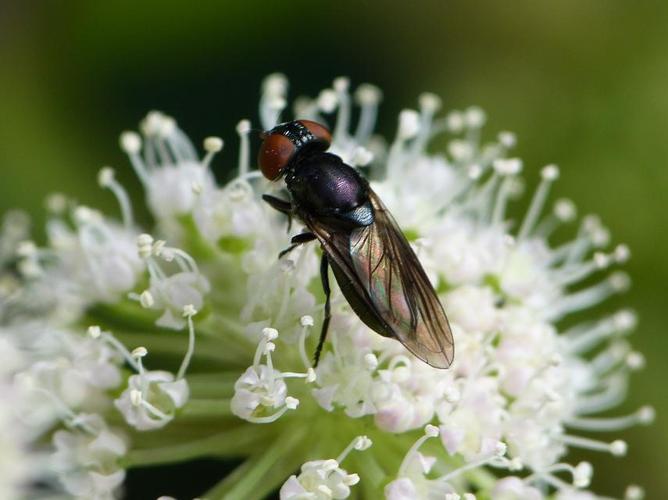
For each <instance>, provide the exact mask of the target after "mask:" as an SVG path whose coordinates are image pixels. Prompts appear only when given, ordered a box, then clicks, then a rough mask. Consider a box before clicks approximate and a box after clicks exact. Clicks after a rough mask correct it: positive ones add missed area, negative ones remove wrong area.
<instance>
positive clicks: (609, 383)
mask: <svg viewBox="0 0 668 500" xmlns="http://www.w3.org/2000/svg"><path fill="white" fill-rule="evenodd" d="M627 389H628V382H627V381H626V378H625V377H624V376H623V375H622V374H616V375H613V376H612V377H609V378H608V379H607V380H606V381H605V382H604V386H603V389H602V390H600V391H598V392H595V393H593V394H587V395H582V396H580V397H579V398H578V400H577V405H576V407H577V414H578V415H589V414H592V413H600V412H602V411H606V410H609V409H610V408H613V407H615V406H617V405H618V404H619V403H621V402H622V401H623V400H624V397H625V396H626V391H627Z"/></svg>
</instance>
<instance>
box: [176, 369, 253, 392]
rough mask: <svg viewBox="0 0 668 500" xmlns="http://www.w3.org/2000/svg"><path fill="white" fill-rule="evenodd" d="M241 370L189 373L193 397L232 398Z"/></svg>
mask: <svg viewBox="0 0 668 500" xmlns="http://www.w3.org/2000/svg"><path fill="white" fill-rule="evenodd" d="M239 375H240V372H238V371H237V372H219V373H191V374H188V376H187V377H186V379H187V380H188V386H189V387H190V395H191V397H192V398H198V399H210V398H231V397H232V395H234V384H235V383H236V381H237V379H238V378H239Z"/></svg>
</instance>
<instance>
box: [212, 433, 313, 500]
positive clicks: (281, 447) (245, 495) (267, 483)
mask: <svg viewBox="0 0 668 500" xmlns="http://www.w3.org/2000/svg"><path fill="white" fill-rule="evenodd" d="M308 430H309V428H308V427H307V426H291V427H289V428H287V429H286V428H284V430H283V432H282V433H281V435H280V436H279V437H278V438H277V439H276V440H275V441H274V442H273V443H272V444H271V445H270V446H269V447H267V448H265V449H263V450H260V451H259V452H258V453H256V454H254V455H253V456H251V457H250V458H249V459H248V460H246V461H245V462H244V463H243V464H241V465H240V466H239V467H238V468H237V469H235V470H234V471H233V472H232V473H231V474H230V475H228V476H227V477H226V478H225V479H223V480H222V481H221V482H220V483H218V484H217V485H216V486H214V487H213V489H211V490H209V491H208V492H207V493H205V494H204V495H203V498H206V499H207V500H218V499H221V500H222V499H225V500H254V499H258V500H260V499H262V498H265V496H266V495H267V494H268V493H270V492H271V491H273V490H275V489H276V488H278V487H279V486H280V485H281V483H282V482H283V481H285V480H286V479H287V477H288V476H289V475H290V474H291V473H292V472H293V471H295V470H297V469H298V468H299V465H300V464H301V463H302V461H303V458H302V457H301V456H300V453H299V452H300V451H303V450H302V449H301V448H302V446H301V445H303V444H304V440H305V438H306V435H307V431H308Z"/></svg>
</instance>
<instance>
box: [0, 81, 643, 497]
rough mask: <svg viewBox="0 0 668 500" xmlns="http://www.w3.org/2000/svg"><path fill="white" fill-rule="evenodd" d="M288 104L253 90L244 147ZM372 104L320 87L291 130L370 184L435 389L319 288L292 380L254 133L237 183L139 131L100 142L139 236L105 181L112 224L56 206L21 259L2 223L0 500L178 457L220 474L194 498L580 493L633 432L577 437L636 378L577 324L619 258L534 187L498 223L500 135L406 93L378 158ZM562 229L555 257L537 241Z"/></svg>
mask: <svg viewBox="0 0 668 500" xmlns="http://www.w3.org/2000/svg"><path fill="white" fill-rule="evenodd" d="M287 89H288V84H287V81H286V79H285V77H283V76H282V75H271V76H269V77H268V78H267V79H266V80H265V82H264V84H263V87H262V94H261V99H260V110H259V116H260V122H259V124H256V126H260V127H262V128H263V129H265V130H268V129H270V128H272V127H273V126H274V125H276V123H278V122H280V121H285V120H288V119H291V117H292V115H291V114H289V113H288V112H287V111H286V108H287V105H288V100H287ZM380 100H381V92H380V90H379V89H377V88H376V87H373V86H371V85H366V84H365V85H361V86H359V87H358V88H357V89H356V90H355V91H354V92H351V91H350V88H349V82H348V80H347V79H345V78H337V79H336V80H335V81H334V84H333V86H332V88H328V89H325V90H323V91H322V92H321V93H320V94H319V95H318V96H317V97H315V98H303V97H302V98H298V99H297V100H296V101H295V103H294V110H293V111H294V113H293V114H294V116H295V117H298V118H301V119H309V120H314V121H317V122H319V123H323V124H327V125H328V126H330V128H331V130H332V137H333V141H332V146H331V151H332V152H333V153H335V154H337V155H339V156H341V158H342V159H343V160H344V161H345V162H346V163H349V164H351V165H353V166H355V167H356V168H359V170H360V171H361V172H362V173H363V175H365V176H366V177H367V178H369V179H370V181H371V184H372V187H373V189H374V190H375V191H376V192H377V193H378V194H379V196H380V197H381V198H382V199H383V201H384V202H385V204H386V205H387V206H388V207H389V209H390V210H391V212H392V214H393V215H394V217H395V218H396V219H397V221H398V223H399V225H400V226H401V228H402V229H403V231H404V232H405V235H406V236H407V238H408V240H409V241H410V242H411V244H412V245H413V246H414V249H415V251H416V253H417V255H418V257H419V259H420V261H421V262H422V264H423V266H424V268H425V271H426V272H427V275H428V276H429V278H430V280H431V282H432V284H433V286H434V288H435V290H436V291H437V293H438V295H439V298H440V299H441V300H442V302H443V304H444V306H445V310H446V312H447V314H448V317H449V319H450V322H451V326H452V330H453V334H454V338H455V343H456V347H457V354H456V358H455V361H454V363H453V364H452V366H451V367H450V369H449V370H438V369H434V368H432V367H430V366H428V365H426V364H425V363H423V362H422V361H420V360H418V359H417V358H415V357H413V356H412V355H411V354H410V353H409V352H408V351H406V350H405V349H404V347H403V346H402V345H401V344H400V343H398V342H396V341H394V340H391V339H386V338H383V337H381V336H379V335H377V334H376V333H374V332H372V331H371V330H369V328H367V327H366V326H365V325H364V324H363V323H362V321H361V320H360V319H359V318H358V317H357V316H356V315H355V314H354V313H353V312H352V310H351V307H350V306H349V304H348V303H347V302H346V301H345V299H344V298H343V296H342V294H341V293H340V291H339V290H338V289H336V287H335V289H334V291H333V292H334V296H333V302H332V312H333V319H332V323H331V328H330V333H329V338H328V341H327V342H326V344H325V348H324V351H323V355H322V359H321V362H320V364H319V365H318V366H317V367H315V366H313V364H312V362H311V359H312V358H311V356H312V353H313V350H314V348H315V345H316V343H317V340H318V339H317V337H318V333H319V327H320V324H321V322H322V318H323V304H324V294H323V292H322V288H321V286H320V278H319V266H318V256H319V252H320V251H321V250H320V249H319V248H317V245H315V244H311V245H303V246H302V247H300V248H297V249H295V250H294V251H293V252H291V253H290V254H288V255H286V256H285V257H284V258H283V259H281V260H278V259H277V255H278V253H279V251H281V250H282V249H284V248H285V247H286V246H287V245H288V241H289V236H290V234H296V233H297V232H299V231H300V229H301V228H299V227H297V226H298V224H293V225H292V226H290V225H289V224H288V221H287V218H286V217H284V216H282V215H281V214H277V213H275V212H274V211H273V210H272V209H271V208H270V207H268V206H266V205H265V204H264V203H263V202H262V200H261V197H260V196H261V194H263V193H273V192H278V191H280V189H281V185H280V183H270V182H268V181H266V180H265V179H263V178H262V176H261V175H260V174H259V172H258V170H257V169H255V168H254V167H253V166H252V165H251V161H250V158H251V139H252V137H251V135H250V134H251V129H252V127H251V123H250V122H249V121H248V120H242V121H240V122H239V125H238V127H237V133H238V136H239V148H238V149H239V152H238V154H236V155H234V154H233V155H231V156H233V157H234V156H236V157H237V158H238V163H237V166H236V173H235V175H234V177H233V179H232V180H230V181H228V182H226V183H222V184H221V183H219V182H218V181H217V180H216V178H217V177H218V178H220V177H223V176H224V173H225V172H229V170H230V169H229V168H227V169H226V168H225V167H224V166H223V164H222V161H218V159H217V158H216V159H215V158H214V157H215V155H216V154H217V153H219V152H220V151H221V150H222V149H223V141H222V140H221V139H219V138H217V137H208V138H206V139H204V143H203V153H200V152H199V151H198V149H199V148H197V147H195V146H194V145H193V143H192V142H191V141H190V139H189V138H188V137H187V136H186V134H185V133H184V132H183V131H182V130H181V129H180V128H179V127H178V126H177V124H176V122H175V120H174V119H172V118H170V117H168V116H166V115H164V114H162V113H160V112H156V111H153V112H151V113H149V114H148V115H147V117H146V119H145V120H143V121H142V123H141V124H140V127H139V129H140V132H124V133H123V134H122V135H121V138H120V144H121V147H122V149H123V150H124V151H125V152H126V153H127V155H128V158H129V164H130V165H131V166H132V168H133V169H134V171H135V172H136V174H137V177H138V180H139V182H140V183H141V185H142V186H143V188H144V191H145V202H146V204H147V205H148V208H149V210H150V211H151V214H152V215H153V218H154V220H155V225H154V226H153V227H152V228H148V227H140V226H139V224H138V223H137V221H136V220H135V219H134V216H133V206H132V202H131V200H130V199H129V197H128V195H127V193H126V191H125V189H124V188H123V186H121V185H120V184H119V182H118V181H117V180H116V178H115V175H114V170H113V169H111V168H109V167H105V168H103V169H102V170H101V171H100V174H99V177H98V181H99V184H100V186H101V187H102V188H104V189H106V190H108V192H109V193H110V195H113V196H115V197H116V199H117V200H118V203H119V208H120V210H119V213H120V216H119V217H115V216H113V215H103V214H101V213H100V212H98V211H96V210H94V209H92V208H89V207H85V206H81V205H79V204H77V203H76V202H74V201H73V200H70V199H68V198H67V197H65V196H64V195H53V196H51V197H50V198H49V200H48V204H47V206H48V207H49V219H48V223H47V235H48V242H47V244H46V245H45V246H43V247H40V246H38V245H36V244H35V243H33V242H32V241H31V240H30V239H29V236H28V221H27V220H26V219H25V217H23V216H21V215H20V214H16V213H12V214H7V216H6V217H5V219H4V225H3V226H2V235H1V237H0V265H1V266H2V268H1V269H2V270H1V275H0V296H1V300H0V360H2V363H0V391H2V393H3V398H4V399H3V401H9V402H8V403H3V405H2V408H0V422H3V423H4V422H5V421H7V422H8V423H7V425H2V426H1V427H0V428H1V429H3V430H2V431H1V432H2V436H0V442H2V443H3V451H2V454H1V455H0V468H1V470H0V496H1V497H2V498H10V499H11V498H18V497H21V496H23V495H25V494H27V493H29V491H28V490H30V489H31V488H33V487H31V486H30V485H31V484H39V485H40V487H41V486H44V485H47V486H48V487H49V488H52V489H56V490H60V491H61V492H65V493H66V494H68V495H69V496H71V497H75V498H85V499H91V498H95V499H107V498H117V497H119V496H121V495H122V491H123V486H122V485H123V481H124V477H125V472H126V470H127V469H129V468H132V467H137V466H147V465H157V464H166V463H179V462H183V461H187V460H190V459H195V458H200V457H218V458H236V459H239V460H240V464H239V466H238V469H236V470H235V471H234V472H233V473H231V474H230V475H228V476H227V477H222V478H221V480H220V483H219V484H218V485H216V486H215V487H214V488H213V489H211V490H210V491H208V492H198V493H201V495H202V497H203V498H207V499H210V500H213V499H216V498H226V499H252V498H258V499H259V498H263V497H265V496H266V495H268V494H270V493H271V492H272V491H273V492H276V491H279V492H280V493H279V494H280V497H281V498H282V499H332V498H336V499H340V498H348V497H356V498H369V499H376V498H382V497H383V496H385V497H386V498H388V499H390V500H400V499H437V498H438V499H443V498H445V499H449V500H455V499H460V498H463V499H467V500H470V499H473V498H479V499H487V498H494V499H503V500H513V499H515V500H519V499H542V498H557V499H572V498H578V499H580V498H582V499H587V498H594V497H595V494H594V493H591V492H589V491H587V488H588V486H589V483H590V480H591V478H592V475H593V474H594V467H593V465H592V464H590V463H587V462H580V463H572V461H571V460H570V459H569V451H570V450H571V449H573V448H585V449H589V450H597V451H600V452H603V453H610V454H612V455H615V456H622V455H624V454H625V452H626V444H625V443H624V442H623V441H621V440H619V439H618V438H617V437H616V435H615V433H614V432H615V431H618V430H621V429H624V428H626V427H628V426H631V425H634V424H639V423H640V424H644V423H649V422H650V421H651V420H652V418H653V410H652V409H651V408H650V407H643V408H640V409H639V410H638V411H637V412H635V413H633V414H631V415H625V416H619V417H605V418H603V417H598V416H596V414H597V413H600V412H604V411H608V410H610V409H612V408H614V407H615V406H617V405H618V404H619V403H620V402H621V401H622V400H623V399H624V396H625V393H626V390H627V385H628V378H629V375H630V373H631V372H632V371H634V370H637V369H640V368H642V366H643V357H642V355H641V354H639V353H637V352H635V351H633V350H632V348H631V347H630V345H629V343H628V341H627V336H628V334H629V333H630V332H631V331H632V330H633V329H634V327H635V323H636V318H635V315H634V313H633V312H631V311H628V310H619V311H611V312H610V313H608V314H607V315H604V316H602V317H600V318H598V319H592V318H591V317H588V316H587V315H586V314H584V315H583V314H582V313H581V312H582V311H586V310H587V309H589V308H591V307H593V306H595V305H598V304H599V303H601V302H603V301H604V300H605V299H606V298H608V297H609V296H610V295H612V294H616V293H619V292H622V291H624V290H625V289H626V288H627V287H628V285H629V278H628V277H627V275H626V274H624V273H623V272H622V271H619V270H618V269H617V268H618V266H619V265H620V264H623V263H624V262H625V261H626V260H627V259H628V258H629V250H628V248H627V247H626V246H624V245H623V244H619V245H616V246H613V247H611V249H610V241H609V240H610V239H611V238H610V235H609V233H608V231H607V229H606V228H605V227H604V226H603V224H602V223H601V221H600V220H599V219H598V218H597V217H596V216H594V215H587V216H584V217H583V218H582V219H581V220H580V222H579V223H576V210H575V206H574V204H573V203H572V202H571V201H568V200H565V199H559V200H557V201H556V202H555V203H554V204H553V205H552V206H548V194H549V191H550V189H551V187H552V184H553V183H554V182H555V181H556V180H557V178H558V176H559V169H558V168H557V167H556V166H554V165H548V166H546V167H543V168H542V169H541V170H540V181H539V184H538V187H537V189H536V190H535V191H534V193H533V194H531V195H530V196H529V197H528V209H527V211H526V213H525V214H524V215H522V216H521V217H519V218H517V219H511V218H509V217H508V216H507V211H506V209H507V207H508V204H509V203H510V202H511V201H512V200H514V199H516V198H518V197H520V196H521V194H522V186H523V184H522V180H521V177H520V174H521V171H522V168H523V164H522V162H521V160H519V159H518V158H514V157H513V156H512V154H511V151H512V148H513V146H514V144H515V137H514V135H513V134H511V133H509V132H501V133H499V134H498V135H496V136H495V137H491V139H487V137H488V134H483V125H484V123H485V115H484V113H483V111H482V110H480V109H478V108H475V107H472V108H468V109H466V110H463V111H452V112H450V113H447V114H441V113H440V106H441V103H440V100H439V99H438V97H436V96H435V95H433V94H423V95H421V96H420V98H419V100H418V109H417V110H410V109H407V110H404V111H402V112H401V113H400V115H399V118H398V127H397V131H396V133H395V135H394V137H391V138H390V139H388V140H386V139H384V138H382V137H380V136H377V135H375V134H374V128H375V122H376V115H377V109H378V105H379V102H380ZM355 106H357V108H358V110H354V107H355ZM353 112H355V115H356V116H359V118H358V120H357V121H356V122H355V123H353V120H352V116H353ZM214 159H215V161H214ZM214 171H215V172H216V175H214ZM64 188H66V186H64ZM295 222H298V221H295ZM569 223H570V224H573V225H575V228H574V229H571V230H570V231H571V234H573V236H572V238H571V239H570V240H566V242H565V243H560V244H557V245H555V244H553V243H552V241H553V235H554V233H555V232H557V233H561V234H557V236H558V237H559V241H564V235H566V234H568V233H567V232H568V231H569V229H568V228H567V227H562V226H565V225H567V224H569ZM5 359H7V360H8V361H4V360H5ZM8 429H11V431H10V432H9V433H8V432H7V430H8ZM595 433H603V435H602V437H596V436H595V435H594V434H595ZM346 443H350V444H349V445H348V446H347V447H346ZM372 443H373V445H372ZM4 457H10V458H9V459H5V458H4ZM29 464H37V465H35V466H29ZM35 480H38V482H36V481H35ZM624 495H625V498H628V499H632V498H633V499H637V498H641V497H642V490H641V489H640V488H639V487H637V486H630V487H629V489H628V490H627V492H626V493H625V494H624Z"/></svg>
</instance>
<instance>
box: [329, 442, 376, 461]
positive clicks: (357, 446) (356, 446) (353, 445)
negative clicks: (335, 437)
mask: <svg viewBox="0 0 668 500" xmlns="http://www.w3.org/2000/svg"><path fill="white" fill-rule="evenodd" d="M370 446H371V440H370V439H369V438H368V437H366V436H357V437H356V438H355V439H353V440H352V441H351V442H350V444H349V445H348V446H346V447H345V449H344V450H343V451H342V452H341V454H340V455H339V456H338V457H337V458H336V463H337V464H341V463H343V461H344V460H345V459H346V457H347V456H348V455H349V454H350V452H351V451H353V450H358V451H364V450H366V449H368V448H369V447H370Z"/></svg>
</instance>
